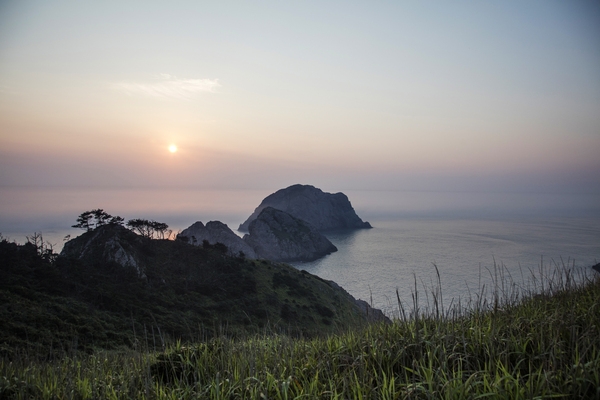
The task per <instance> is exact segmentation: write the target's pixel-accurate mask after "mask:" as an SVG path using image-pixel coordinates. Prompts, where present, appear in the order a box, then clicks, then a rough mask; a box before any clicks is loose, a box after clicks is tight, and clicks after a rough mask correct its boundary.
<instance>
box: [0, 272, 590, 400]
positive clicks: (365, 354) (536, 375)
mask: <svg viewBox="0 0 600 400" xmlns="http://www.w3.org/2000/svg"><path fill="white" fill-rule="evenodd" d="M489 272H490V273H491V274H492V275H493V276H494V279H495V280H494V281H493V284H492V287H491V288H489V289H488V288H485V287H482V288H481V290H480V291H479V292H478V293H476V294H474V295H473V296H472V297H470V298H469V299H467V300H465V301H456V302H453V303H452V304H449V305H445V304H444V302H443V296H442V294H443V293H442V292H441V291H442V288H441V286H440V285H438V286H437V287H433V288H429V289H427V290H425V291H421V292H419V291H418V290H417V288H418V282H417V280H416V278H415V290H414V293H413V294H412V298H413V304H411V305H403V304H402V303H400V302H399V304H398V312H397V314H398V315H397V317H398V318H396V319H395V320H394V322H393V323H392V324H383V323H382V324H376V325H371V326H369V327H367V328H364V329H362V330H357V331H349V332H346V333H343V334H339V335H334V336H329V337H325V338H320V339H311V340H308V339H292V338H290V337H288V336H285V335H276V334H267V333H265V334H263V335H257V336H252V337H248V338H246V339H243V340H242V339H238V340H232V339H227V338H225V337H219V338H215V339H211V340H209V341H205V342H200V343H195V344H190V345H186V344H182V343H173V344H171V345H169V347H168V348H167V349H166V350H165V351H162V352H152V351H150V350H147V351H140V352H133V351H132V352H121V353H107V352H98V353H96V354H94V355H91V356H81V357H80V356H78V355H77V354H72V355H71V356H69V357H65V358H62V359H58V360H53V361H41V360H35V359H31V358H29V357H28V355H27V354H18V355H17V356H15V357H13V358H12V360H8V359H5V360H2V361H0V398H17V399H26V398H48V399H59V398H75V399H96V398H108V399H111V398H114V399H118V398H133V399H193V398H210V399H243V398H247V399H259V398H264V399H269V398H275V399H300V398H306V399H308V398H327V399H348V398H351V399H465V398H467V399H468V398H471V399H476V398H494V399H500V398H506V399H519V398H521V399H532V398H540V399H541V398H592V399H593V398H600V280H599V279H597V277H595V276H593V275H589V274H586V273H585V272H584V270H576V269H574V268H566V265H565V268H561V269H560V270H556V269H555V271H550V270H549V269H548V270H544V269H542V268H540V270H539V271H535V272H536V275H535V277H534V278H532V279H531V280H529V282H528V283H527V284H525V285H517V284H516V283H515V281H513V280H512V277H510V276H509V275H508V274H507V272H506V270H505V269H503V268H502V266H496V267H495V268H494V270H491V271H489ZM438 283H439V280H438ZM488 291H489V292H488Z"/></svg>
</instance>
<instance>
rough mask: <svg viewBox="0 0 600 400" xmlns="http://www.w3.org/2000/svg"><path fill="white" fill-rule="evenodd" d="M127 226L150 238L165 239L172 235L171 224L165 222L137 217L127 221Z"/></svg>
mask: <svg viewBox="0 0 600 400" xmlns="http://www.w3.org/2000/svg"><path fill="white" fill-rule="evenodd" d="M127 227H128V228H129V229H131V230H132V231H134V232H137V233H138V234H140V235H141V236H144V237H147V238H149V239H165V238H168V237H169V236H171V233H172V231H171V230H170V229H169V225H167V224H165V223H163V222H157V221H150V220H147V219H141V218H135V219H130V220H129V221H127Z"/></svg>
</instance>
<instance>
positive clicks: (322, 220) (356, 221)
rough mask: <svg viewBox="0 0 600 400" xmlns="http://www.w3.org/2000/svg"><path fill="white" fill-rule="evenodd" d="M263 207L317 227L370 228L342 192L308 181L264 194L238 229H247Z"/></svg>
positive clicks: (320, 228)
mask: <svg viewBox="0 0 600 400" xmlns="http://www.w3.org/2000/svg"><path fill="white" fill-rule="evenodd" d="M267 207H273V208H275V209H277V210H281V211H285V212H286V213H288V214H290V215H292V216H293V217H295V218H299V219H301V220H304V221H306V222H308V223H310V224H311V225H312V226H314V227H315V228H316V229H317V230H319V231H328V230H340V229H363V228H371V225H370V224H369V223H368V222H363V220H362V219H360V218H359V216H358V215H356V212H355V211H354V208H352V204H350V201H349V200H348V197H347V196H346V195H345V194H343V193H335V194H332V193H325V192H323V191H322V190H321V189H318V188H315V187H314V186H310V185H293V186H290V187H288V188H285V189H281V190H278V191H277V192H275V193H273V194H271V195H269V196H267V197H266V198H265V199H264V200H263V201H262V202H261V203H260V205H259V206H258V207H257V208H256V210H254V212H253V213H252V215H250V217H249V218H248V219H247V220H246V221H245V222H244V223H242V224H241V225H240V227H239V228H238V229H239V230H240V231H242V232H248V230H249V227H250V223H251V222H252V221H253V220H255V219H256V218H257V217H258V216H259V215H260V213H261V212H262V210H264V209H265V208H267Z"/></svg>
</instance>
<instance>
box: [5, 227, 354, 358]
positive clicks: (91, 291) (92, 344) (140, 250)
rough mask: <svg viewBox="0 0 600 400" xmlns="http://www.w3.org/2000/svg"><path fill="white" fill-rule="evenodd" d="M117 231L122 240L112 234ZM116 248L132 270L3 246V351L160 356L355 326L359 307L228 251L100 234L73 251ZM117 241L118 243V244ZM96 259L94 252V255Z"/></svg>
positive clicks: (304, 277) (294, 274)
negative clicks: (167, 350) (214, 342)
mask: <svg viewBox="0 0 600 400" xmlns="http://www.w3.org/2000/svg"><path fill="white" fill-rule="evenodd" d="M115 232H116V233H115ZM98 235H106V238H103V239H101V240H100V242H107V241H110V240H113V241H114V240H119V241H120V243H121V244H122V245H123V246H126V245H127V246H129V247H127V249H129V250H131V251H132V254H134V255H135V256H136V257H137V260H138V261H139V268H141V269H140V271H143V277H140V276H139V273H138V271H136V269H134V268H129V267H127V268H126V267H123V266H122V265H119V264H118V263H117V262H114V261H112V262H110V261H106V259H103V258H102V255H103V251H104V250H105V248H103V247H101V246H100V247H98V248H97V249H91V250H90V249H88V250H90V251H89V256H90V257H88V259H76V258H72V257H65V256H57V255H56V254H53V253H52V252H51V251H49V250H48V249H47V248H44V247H43V246H41V245H40V244H39V243H40V242H38V244H32V243H27V244H25V245H18V244H16V243H11V242H9V241H7V240H1V241H0V346H1V347H0V352H1V354H2V355H3V356H5V357H8V358H11V357H12V354H13V353H15V352H18V351H21V350H25V351H27V352H28V353H30V354H33V353H37V354H40V355H45V356H52V357H54V356H60V355H63V354H71V353H74V352H81V351H84V352H88V353H90V352H92V351H94V350H98V349H139V348H152V349H155V348H156V349H162V348H163V347H164V346H165V344H166V343H167V342H169V341H172V340H176V339H180V340H183V341H184V342H190V341H197V340H207V339H209V338H211V337H215V336H222V335H224V336H229V337H235V336H239V335H248V334H252V333H260V332H263V331H265V330H268V331H272V332H277V333H283V332H285V333H288V334H290V335H293V336H302V335H304V336H314V335H318V334H326V333H332V332H336V331H338V330H340V329H347V328H348V327H351V326H359V325H360V321H361V317H360V315H359V313H358V309H356V308H355V307H354V305H353V303H352V302H351V301H350V300H348V299H347V298H346V296H344V294H343V293H341V291H336V290H334V289H333V288H332V287H331V286H330V285H329V284H328V283H327V282H325V281H323V280H321V279H320V278H317V277H315V276H313V275H310V274H308V273H305V272H301V271H298V270H296V269H294V268H292V267H290V266H288V265H285V264H278V263H271V262H267V261H256V260H247V259H245V258H243V257H230V256H227V255H226V254H225V252H226V251H227V249H226V247H225V246H223V245H219V244H217V245H209V244H208V243H205V244H204V246H201V247H198V246H193V245H190V244H186V243H184V242H182V241H177V240H175V241H173V240H152V239H149V238H146V237H141V236H139V235H136V234H134V233H133V232H131V231H129V230H127V229H125V228H123V227H120V226H109V225H106V226H101V227H99V228H96V229H95V230H92V231H89V232H86V233H84V234H83V235H82V236H80V237H79V238H76V239H73V240H72V243H71V246H70V247H71V248H74V249H77V247H78V246H88V247H92V246H95V245H96V243H95V242H90V241H89V240H88V239H89V238H90V237H92V236H93V237H96V238H97V237H98ZM115 235H118V237H117V236H115ZM96 250H97V251H96Z"/></svg>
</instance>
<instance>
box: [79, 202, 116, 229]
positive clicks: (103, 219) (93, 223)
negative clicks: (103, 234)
mask: <svg viewBox="0 0 600 400" xmlns="http://www.w3.org/2000/svg"><path fill="white" fill-rule="evenodd" d="M123 221H124V219H123V218H121V217H119V216H118V215H117V216H112V215H110V214H108V213H107V212H105V211H104V210H103V209H101V208H97V209H95V210H91V211H84V212H82V213H81V214H79V217H77V223H76V224H75V225H72V227H73V228H80V229H85V230H86V231H88V232H89V231H92V230H94V229H96V228H98V227H99V226H102V225H109V224H114V225H123Z"/></svg>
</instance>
